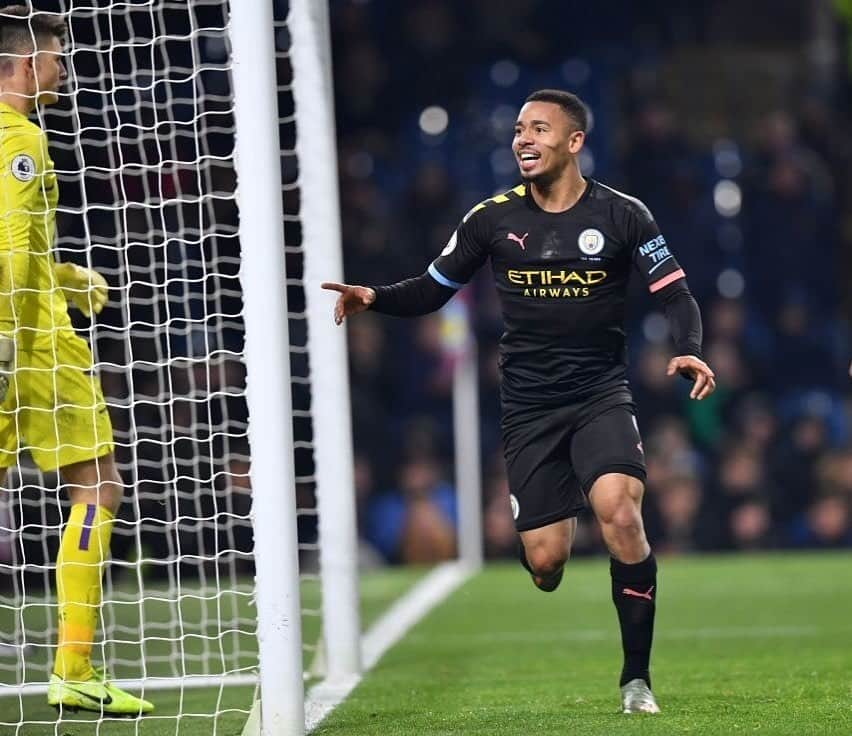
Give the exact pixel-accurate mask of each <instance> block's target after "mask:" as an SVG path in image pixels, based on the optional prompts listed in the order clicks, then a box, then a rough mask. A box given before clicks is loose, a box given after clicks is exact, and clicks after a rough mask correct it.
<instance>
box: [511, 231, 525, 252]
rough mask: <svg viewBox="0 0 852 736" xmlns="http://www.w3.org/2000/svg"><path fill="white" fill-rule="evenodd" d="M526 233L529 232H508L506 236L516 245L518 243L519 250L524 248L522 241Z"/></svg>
mask: <svg viewBox="0 0 852 736" xmlns="http://www.w3.org/2000/svg"><path fill="white" fill-rule="evenodd" d="M527 235H529V233H524V234H523V235H515V233H509V234H508V235H507V236H506V237H507V238H508V239H509V240H513V241H515V242H516V243H517V244H518V245H520V246H521V250H526V247H525V246H524V241H525V240H526V239H527Z"/></svg>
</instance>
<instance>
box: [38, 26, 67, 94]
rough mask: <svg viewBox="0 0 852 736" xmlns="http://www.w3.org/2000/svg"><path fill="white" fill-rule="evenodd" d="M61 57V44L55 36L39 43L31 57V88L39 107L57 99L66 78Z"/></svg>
mask: <svg viewBox="0 0 852 736" xmlns="http://www.w3.org/2000/svg"><path fill="white" fill-rule="evenodd" d="M62 57H63V53H62V42H61V41H60V40H59V39H58V38H56V37H55V36H51V37H50V39H49V40H48V39H44V40H43V41H41V43H39V46H38V49H37V50H36V52H35V54H34V55H33V60H32V88H33V96H34V97H35V98H36V100H37V103H38V104H39V105H52V104H53V103H54V102H56V101H57V100H58V99H59V95H57V94H56V93H57V92H58V91H59V88H60V87H61V86H62V82H63V81H64V80H65V78H66V77H67V76H68V72H67V71H65V64H64V63H63V61H62Z"/></svg>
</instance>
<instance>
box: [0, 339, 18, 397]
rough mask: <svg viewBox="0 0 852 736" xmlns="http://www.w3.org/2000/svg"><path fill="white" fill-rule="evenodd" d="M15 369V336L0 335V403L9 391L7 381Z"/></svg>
mask: <svg viewBox="0 0 852 736" xmlns="http://www.w3.org/2000/svg"><path fill="white" fill-rule="evenodd" d="M14 370H15V338H13V337H9V336H7V335H0V404H2V403H3V402H4V401H5V400H6V394H7V393H9V381H10V380H11V378H12V372H13V371H14Z"/></svg>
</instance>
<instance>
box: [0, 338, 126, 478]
mask: <svg viewBox="0 0 852 736" xmlns="http://www.w3.org/2000/svg"><path fill="white" fill-rule="evenodd" d="M113 447H114V445H113V438H112V423H111V422H110V419H109V413H108V411H107V406H106V402H105V401H104V395H103V391H102V390H101V382H100V380H99V378H98V376H97V375H96V374H95V371H94V368H93V365H92V353H91V351H90V350H89V346H88V344H87V343H86V341H85V340H83V339H82V338H81V337H78V336H77V335H69V336H65V335H63V336H60V337H58V338H57V339H56V349H55V351H54V350H34V351H22V350H19V351H18V354H17V356H16V361H15V372H14V376H13V378H12V381H11V382H10V384H9V392H8V393H7V394H6V400H5V401H4V402H3V404H2V406H0V468H8V467H10V466H11V465H14V464H15V463H16V461H17V456H18V452H19V451H20V450H24V449H26V450H29V452H30V455H31V456H32V458H33V461H34V462H35V464H36V465H38V467H39V468H40V469H41V470H44V471H47V470H56V469H57V468H61V467H64V466H65V465H72V464H73V463H79V462H83V461H85V460H93V459H95V458H97V457H101V456H103V455H107V454H109V453H111V452H112V451H113Z"/></svg>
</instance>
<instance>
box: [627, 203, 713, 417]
mask: <svg viewBox="0 0 852 736" xmlns="http://www.w3.org/2000/svg"><path fill="white" fill-rule="evenodd" d="M626 230H627V234H628V239H629V240H628V242H630V243H632V244H633V247H634V250H633V261H634V263H635V265H636V268H637V269H638V270H639V272H640V273H641V274H642V276H643V277H644V279H645V282H646V283H647V284H648V290H649V291H650V292H651V293H652V294H654V296H655V297H656V298H657V299H658V301H659V302H660V304H661V305H662V307H663V310H664V311H665V314H666V317H667V319H668V321H669V328H670V330H671V335H672V339H673V341H674V344H675V352H676V355H675V357H674V358H672V359H671V360H670V361H669V365H668V368H667V370H666V373H667V374H668V375H670V376H673V375H674V374H675V373H680V374H681V375H682V376H684V377H685V378H688V379H689V380H691V381H692V382H693V385H692V389H691V390H690V392H689V397H690V398H691V399H697V400H698V401H700V400H701V399H703V398H705V397H707V396H709V395H710V394H711V393H713V391H714V390H715V389H716V377H715V374H714V373H713V371H712V370H711V369H710V366H708V365H707V363H705V362H704V359H703V356H702V352H701V343H702V332H703V330H702V325H701V310H700V309H699V308H698V303H697V302H696V301H695V299H694V297H693V296H692V293H691V292H690V291H689V285H688V284H687V283H686V274H685V273H684V270H683V269H682V268H681V267H680V265H679V264H678V262H677V260H676V259H675V257H674V254H673V253H672V252H671V250H670V248H669V245H668V244H667V243H666V239H665V238H664V237H663V235H662V233H660V229H659V227H657V223H656V222H655V221H654V218H653V216H652V215H651V213H650V212H649V211H648V209H647V208H646V207H645V206H644V205H642V204H641V203H639V202H638V201H637V206H636V207H634V208H631V211H630V213H629V219H628V222H627V223H626Z"/></svg>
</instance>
